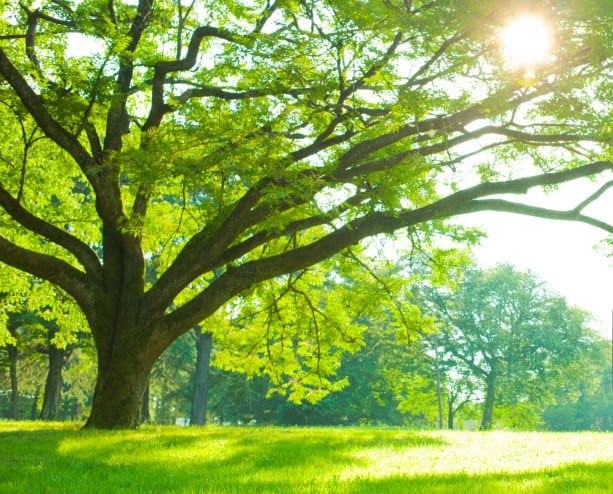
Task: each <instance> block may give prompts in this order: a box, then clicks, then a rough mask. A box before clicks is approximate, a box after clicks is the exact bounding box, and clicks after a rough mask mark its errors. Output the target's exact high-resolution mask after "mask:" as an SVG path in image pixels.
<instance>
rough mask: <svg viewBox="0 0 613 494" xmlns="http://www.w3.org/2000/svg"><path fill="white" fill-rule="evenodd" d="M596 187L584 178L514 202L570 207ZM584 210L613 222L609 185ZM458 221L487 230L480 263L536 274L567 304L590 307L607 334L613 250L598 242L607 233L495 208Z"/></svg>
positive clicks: (477, 254) (478, 257)
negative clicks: (511, 265) (508, 265)
mask: <svg viewBox="0 0 613 494" xmlns="http://www.w3.org/2000/svg"><path fill="white" fill-rule="evenodd" d="M610 175H611V174H609V178H613V177H611V176H610ZM597 188H598V185H597V184H594V183H590V182H588V181H587V180H584V181H577V182H574V183H572V184H569V185H567V186H565V187H564V188H561V189H560V190H559V191H556V192H554V193H552V194H550V195H547V196H546V195H544V194H543V193H540V192H537V193H531V194H529V195H528V196H516V197H514V198H513V200H517V201H519V200H521V201H526V202H529V203H532V204H538V205H543V206H545V205H547V204H549V205H553V207H555V208H558V209H570V207H572V206H574V205H576V204H578V203H579V202H581V198H585V197H586V196H587V195H589V194H590V191H594V190H596V189H597ZM507 199H510V198H509V197H507ZM585 212H586V213H589V214H590V215H592V216H595V217H597V218H599V219H602V220H607V221H609V222H610V223H613V189H610V190H609V191H608V193H606V194H605V195H603V196H602V197H601V198H600V199H599V201H598V202H596V203H594V204H593V205H592V206H590V208H589V209H586V210H585ZM462 223H463V224H466V225H472V226H479V227H480V228H482V229H483V230H484V231H486V232H487V233H488V238H486V239H484V240H483V241H482V242H481V245H480V246H479V247H477V248H475V249H474V253H475V258H476V260H477V262H478V264H479V265H480V266H481V267H490V266H494V265H496V264H497V263H510V264H513V265H514V266H516V267H518V268H519V269H521V270H530V271H532V272H534V273H535V274H536V275H537V276H538V277H539V278H541V279H542V280H544V281H546V282H547V283H548V284H549V285H550V287H551V289H552V290H553V291H554V292H556V293H559V294H560V295H562V296H564V297H565V298H566V299H567V301H568V302H569V304H571V305H574V306H578V307H581V308H583V309H587V310H588V311H590V312H591V313H592V314H593V315H594V321H593V329H594V330H596V331H598V332H599V333H600V334H602V335H603V336H604V337H606V338H608V339H610V338H611V334H612V328H611V325H612V320H611V318H612V315H611V314H612V311H613V256H612V257H607V253H608V254H613V248H612V247H610V246H609V247H608V249H607V248H606V247H605V246H604V245H602V244H601V241H602V240H603V239H604V238H606V232H604V231H602V230H599V229H597V228H594V227H592V226H590V225H586V224H582V223H576V222H566V221H555V220H546V219H540V218H533V217H528V216H520V215H513V214H508V213H498V212H485V213H474V214H470V215H467V216H465V217H463V218H462Z"/></svg>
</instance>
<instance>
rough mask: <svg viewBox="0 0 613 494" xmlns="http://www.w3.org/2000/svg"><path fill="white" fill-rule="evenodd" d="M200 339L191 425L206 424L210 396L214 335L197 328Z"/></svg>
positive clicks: (197, 344)
mask: <svg viewBox="0 0 613 494" xmlns="http://www.w3.org/2000/svg"><path fill="white" fill-rule="evenodd" d="M195 331H196V335H197V337H198V340H197V342H196V348H197V349H198V353H197V356H196V369H195V370H194V392H193V395H192V411H191V416H190V424H191V425H204V424H206V409H207V402H208V397H209V365H210V363H211V350H212V348H213V335H212V334H211V333H209V332H205V333H202V332H201V330H200V328H196V330H195Z"/></svg>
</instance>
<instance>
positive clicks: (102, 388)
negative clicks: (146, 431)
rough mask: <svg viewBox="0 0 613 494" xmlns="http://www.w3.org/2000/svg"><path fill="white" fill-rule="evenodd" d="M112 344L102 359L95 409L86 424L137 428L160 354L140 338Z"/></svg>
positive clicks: (105, 427)
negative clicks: (148, 350) (154, 366)
mask: <svg viewBox="0 0 613 494" xmlns="http://www.w3.org/2000/svg"><path fill="white" fill-rule="evenodd" d="M111 348H112V350H113V351H112V352H109V353H111V355H108V354H103V355H100V357H99V359H98V377H97V379H96V387H95V390H94V397H93V401H92V409H91V413H90V416H89V418H88V419H87V422H86V424H85V428H90V429H136V428H138V426H139V425H140V423H141V411H142V403H143V396H144V394H145V390H146V388H147V385H148V383H149V374H150V372H151V369H152V368H153V364H154V363H155V360H156V358H157V354H148V353H146V351H145V350H146V348H147V345H146V342H143V341H140V342H139V341H138V340H131V341H130V342H125V341H124V342H123V343H122V344H117V345H114V346H113V347H111Z"/></svg>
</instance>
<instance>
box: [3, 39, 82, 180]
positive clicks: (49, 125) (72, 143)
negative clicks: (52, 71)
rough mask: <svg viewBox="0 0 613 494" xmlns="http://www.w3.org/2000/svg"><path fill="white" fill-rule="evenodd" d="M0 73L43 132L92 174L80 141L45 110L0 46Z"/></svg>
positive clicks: (38, 97)
mask: <svg viewBox="0 0 613 494" xmlns="http://www.w3.org/2000/svg"><path fill="white" fill-rule="evenodd" d="M0 74H2V76H4V78H5V79H6V80H7V82H8V83H9V84H10V85H11V87H12V88H13V90H14V91H15V93H16V94H17V96H18V97H19V99H20V100H21V102H22V103H23V104H24V106H25V107H26V108H27V109H28V112H29V113H30V114H31V115H32V117H33V118H34V120H35V121H36V123H37V124H38V125H39V127H40V128H41V129H42V130H43V131H44V132H45V134H46V135H47V136H48V137H49V138H50V139H51V140H53V141H54V142H55V143H56V144H58V145H59V146H60V147H61V148H62V149H64V150H65V151H67V152H68V154H70V155H71V156H72V157H73V158H74V160H75V161H76V162H77V163H78V164H79V166H80V167H81V168H82V169H83V171H84V172H85V173H86V174H87V175H91V174H92V167H93V160H92V157H91V156H90V155H89V153H88V152H87V150H86V149H85V148H84V147H83V146H82V145H81V143H80V142H79V141H78V140H77V139H76V138H75V137H74V136H73V135H72V134H70V133H69V132H68V131H67V130H66V129H65V128H64V127H62V126H61V125H60V124H59V123H58V122H57V121H56V120H55V119H54V118H53V117H52V116H51V115H50V114H49V112H48V111H47V109H46V108H45V106H44V105H43V103H42V101H41V99H40V96H38V95H37V94H36V93H35V92H34V91H33V90H32V88H31V87H30V86H29V85H28V83H27V82H26V80H25V79H24V78H23V76H22V75H21V74H20V73H19V71H18V70H17V69H16V68H15V66H14V65H13V64H12V63H11V61H10V60H9V59H8V57H7V56H6V54H5V53H4V51H3V50H2V49H1V48H0Z"/></svg>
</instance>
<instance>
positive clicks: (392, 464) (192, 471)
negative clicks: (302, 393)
mask: <svg viewBox="0 0 613 494" xmlns="http://www.w3.org/2000/svg"><path fill="white" fill-rule="evenodd" d="M0 492H2V493H3V494H9V493H15V494H17V493H19V494H22V493H36V494H38V493H41V494H42V493H53V494H58V493H66V494H69V493H79V494H81V493H96V494H98V493H107V492H109V493H111V492H112V493H138V494H145V493H181V494H191V493H194V494H196V493H221V494H225V493H228V494H230V493H330V492H334V493H340V494H343V493H351V494H354V493H368V494H371V493H433V494H437V493H484V494H490V493H492V494H496V493H500V494H502V493H504V494H514V493H517V494H519V493H522V494H523V493H538V494H551V493H564V494H567V493H573V494H580V493H581V494H588V493H589V494H594V493H607V494H610V493H612V492H613V434H605V433H564V434H556V433H513V432H489V433H478V432H411V431H406V430H402V429H383V428H363V429H360V428H289V429H284V428H263V427H262V428H261V427H243V428H239V427H205V428H176V427H146V428H143V429H142V430H140V431H129V432H115V431H113V432H102V431H79V430H78V427H77V426H75V425H70V424H59V423H57V424H49V423H36V422H29V423H27V422H26V423H24V422H6V421H0Z"/></svg>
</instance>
